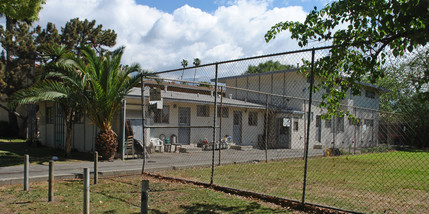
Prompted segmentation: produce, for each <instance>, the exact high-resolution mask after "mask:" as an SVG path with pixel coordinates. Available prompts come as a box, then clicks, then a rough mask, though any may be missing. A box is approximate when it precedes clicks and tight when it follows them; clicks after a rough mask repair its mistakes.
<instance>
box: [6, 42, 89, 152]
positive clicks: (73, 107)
mask: <svg viewBox="0 0 429 214" xmlns="http://www.w3.org/2000/svg"><path fill="white" fill-rule="evenodd" d="M71 55H72V54H71V52H69V51H68V50H67V49H66V47H65V46H64V45H60V46H52V47H49V48H48V49H47V50H46V55H45V56H44V57H45V58H47V60H48V61H49V63H47V64H45V65H44V66H43V70H42V72H43V73H42V74H41V75H40V76H39V77H38V80H37V82H36V83H35V84H34V85H33V86H31V87H30V88H27V89H23V90H20V91H17V92H16V93H14V95H13V96H12V97H11V104H12V105H14V106H17V105H23V104H35V103H38V102H42V101H54V102H57V103H58V104H59V105H60V108H61V110H62V114H63V116H64V120H65V123H66V130H67V131H66V144H65V148H64V151H65V155H66V156H67V155H68V154H70V151H71V141H72V133H73V122H75V116H76V112H77V111H82V110H83V108H84V105H82V104H83V103H85V102H82V99H84V98H85V97H86V96H85V94H84V93H85V91H86V90H85V89H86V88H87V85H86V81H82V79H84V77H83V76H82V74H81V73H78V72H76V71H75V70H74V69H71V68H70V67H67V66H64V65H63V64H62V62H63V61H64V60H65V58H69V57H71Z"/></svg>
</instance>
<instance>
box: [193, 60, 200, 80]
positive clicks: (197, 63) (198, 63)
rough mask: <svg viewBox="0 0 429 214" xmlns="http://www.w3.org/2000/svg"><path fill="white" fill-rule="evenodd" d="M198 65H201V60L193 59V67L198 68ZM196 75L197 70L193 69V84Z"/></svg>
mask: <svg viewBox="0 0 429 214" xmlns="http://www.w3.org/2000/svg"><path fill="white" fill-rule="evenodd" d="M200 64H201V60H200V59H198V58H195V59H194V65H195V67H198V66H200ZM196 74H197V68H195V72H194V81H193V82H195V75H196Z"/></svg>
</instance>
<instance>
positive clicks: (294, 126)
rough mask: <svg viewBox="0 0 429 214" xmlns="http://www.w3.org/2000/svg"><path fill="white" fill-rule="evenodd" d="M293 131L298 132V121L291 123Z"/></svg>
mask: <svg viewBox="0 0 429 214" xmlns="http://www.w3.org/2000/svg"><path fill="white" fill-rule="evenodd" d="M293 130H294V131H296V132H297V131H298V121H294V122H293Z"/></svg>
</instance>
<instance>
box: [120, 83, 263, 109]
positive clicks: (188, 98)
mask: <svg viewBox="0 0 429 214" xmlns="http://www.w3.org/2000/svg"><path fill="white" fill-rule="evenodd" d="M140 95H141V91H140V88H134V89H133V90H132V91H131V92H130V93H129V94H128V95H127V96H126V98H127V99H140ZM145 97H146V99H148V98H149V91H147V90H146V91H145ZM161 97H162V98H163V99H164V100H165V101H170V102H180V103H195V104H213V102H214V96H211V95H205V94H197V93H184V92H176V91H167V92H165V91H162V92H161ZM220 100H221V99H220V97H218V99H217V103H218V104H219V105H220ZM222 106H225V107H228V106H231V107H239V108H252V109H265V108H266V107H265V106H264V105H260V104H257V103H252V102H246V101H242V100H236V99H231V98H226V97H224V98H222Z"/></svg>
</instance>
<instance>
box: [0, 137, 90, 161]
mask: <svg viewBox="0 0 429 214" xmlns="http://www.w3.org/2000/svg"><path fill="white" fill-rule="evenodd" d="M25 154H28V155H29V156H30V163H38V164H43V162H48V161H49V160H51V159H52V157H53V156H57V157H58V158H59V159H58V161H71V160H80V161H82V160H92V155H91V154H89V153H81V152H72V153H71V154H70V155H68V156H67V157H65V156H64V151H62V150H59V149H53V148H48V147H43V146H39V147H37V146H30V145H29V144H28V143H26V142H23V141H12V140H4V139H1V140H0V167H6V166H16V165H21V164H23V163H24V155H25Z"/></svg>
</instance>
